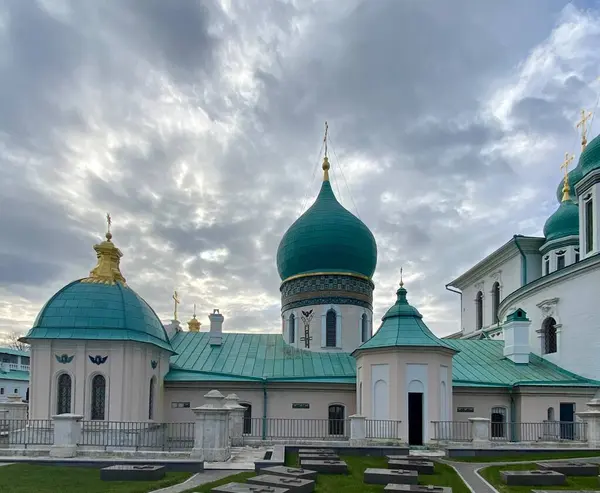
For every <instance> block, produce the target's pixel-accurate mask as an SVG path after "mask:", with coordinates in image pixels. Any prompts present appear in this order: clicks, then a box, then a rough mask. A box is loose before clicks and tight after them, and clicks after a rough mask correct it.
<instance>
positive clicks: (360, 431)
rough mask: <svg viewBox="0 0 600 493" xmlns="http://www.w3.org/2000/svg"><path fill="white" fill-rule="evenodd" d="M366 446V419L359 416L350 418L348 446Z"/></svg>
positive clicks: (355, 415)
mask: <svg viewBox="0 0 600 493" xmlns="http://www.w3.org/2000/svg"><path fill="white" fill-rule="evenodd" d="M365 445H367V419H366V418H365V417H364V416H361V415H360V414H353V415H352V416H350V446H351V447H364V446H365Z"/></svg>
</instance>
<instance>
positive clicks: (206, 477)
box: [151, 471, 243, 493]
mask: <svg viewBox="0 0 600 493" xmlns="http://www.w3.org/2000/svg"><path fill="white" fill-rule="evenodd" d="M240 472H243V471H204V472H201V473H198V474H194V475H193V476H192V477H191V478H190V479H188V480H187V481H184V482H183V483H179V484H176V485H174V486H169V487H168V488H162V489H160V490H154V491H152V492H151V493H180V492H182V491H187V490H189V489H191V488H196V487H197V486H202V485H203V484H206V483H212V482H213V481H218V480H219V479H223V478H226V477H227V476H231V475H233V474H238V473H240Z"/></svg>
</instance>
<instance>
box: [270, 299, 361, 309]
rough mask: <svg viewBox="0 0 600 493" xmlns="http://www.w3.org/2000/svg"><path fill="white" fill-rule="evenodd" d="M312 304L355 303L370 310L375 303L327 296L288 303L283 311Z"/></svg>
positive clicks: (283, 307)
mask: <svg viewBox="0 0 600 493" xmlns="http://www.w3.org/2000/svg"><path fill="white" fill-rule="evenodd" d="M312 305H355V306H360V307H362V308H368V309H369V310H373V305H371V303H367V302H365V301H360V300H356V299H354V298H347V297H325V298H308V299H305V300H299V301H295V302H293V303H287V304H285V305H282V307H281V311H282V312H285V311H287V310H294V309H296V308H301V307H303V306H312Z"/></svg>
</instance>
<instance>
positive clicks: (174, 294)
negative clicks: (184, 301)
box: [173, 291, 181, 320]
mask: <svg viewBox="0 0 600 493" xmlns="http://www.w3.org/2000/svg"><path fill="white" fill-rule="evenodd" d="M173 302H174V304H175V307H174V310H173V320H177V305H179V303H181V300H180V299H179V295H178V294H177V291H173Z"/></svg>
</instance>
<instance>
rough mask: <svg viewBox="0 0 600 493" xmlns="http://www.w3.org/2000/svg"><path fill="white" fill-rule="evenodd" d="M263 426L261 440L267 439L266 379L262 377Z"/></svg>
mask: <svg viewBox="0 0 600 493" xmlns="http://www.w3.org/2000/svg"><path fill="white" fill-rule="evenodd" d="M262 421H263V425H262V439H263V440H266V439H267V377H263V419H262Z"/></svg>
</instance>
